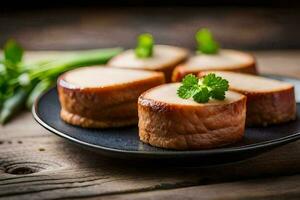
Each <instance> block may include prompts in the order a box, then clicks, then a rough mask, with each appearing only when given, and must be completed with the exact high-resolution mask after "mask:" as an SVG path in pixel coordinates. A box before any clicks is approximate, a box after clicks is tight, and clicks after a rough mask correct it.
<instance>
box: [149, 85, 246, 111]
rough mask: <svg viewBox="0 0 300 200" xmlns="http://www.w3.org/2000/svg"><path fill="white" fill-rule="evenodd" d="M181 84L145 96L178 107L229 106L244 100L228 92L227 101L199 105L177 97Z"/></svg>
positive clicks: (167, 86) (164, 86)
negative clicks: (228, 104)
mask: <svg viewBox="0 0 300 200" xmlns="http://www.w3.org/2000/svg"><path fill="white" fill-rule="evenodd" d="M179 86H180V83H170V84H165V85H161V86H158V87H156V88H154V89H151V90H149V91H148V92H146V94H145V96H144V97H145V98H146V99H152V100H155V101H158V102H163V103H169V104H178V105H195V106H206V105H213V104H227V103H231V102H234V101H237V100H239V99H241V98H243V95H241V94H239V93H236V92H232V91H227V92H226V98H225V100H222V101H219V100H215V99H210V100H209V102H208V103H203V104H201V103H197V102H195V101H194V100H193V99H192V98H190V99H182V98H180V97H179V96H178V95H177V89H178V88H179Z"/></svg>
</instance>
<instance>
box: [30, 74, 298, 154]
mask: <svg viewBox="0 0 300 200" xmlns="http://www.w3.org/2000/svg"><path fill="white" fill-rule="evenodd" d="M262 75H263V76H271V77H272V76H273V77H278V78H288V79H294V80H297V81H300V79H298V78H294V77H289V76H280V75H273V74H262ZM56 88H57V87H56V86H54V87H52V88H50V89H49V90H47V91H46V92H44V93H43V94H41V95H39V96H38V98H37V99H36V100H35V102H34V105H33V106H32V115H33V118H34V119H35V121H36V122H37V123H38V124H40V125H41V126H42V127H44V128H45V129H46V130H48V131H50V132H52V133H54V134H56V135H58V136H60V137H62V138H64V139H67V140H69V141H71V142H74V143H77V144H79V145H83V146H86V147H89V148H95V149H98V150H102V151H106V152H113V153H126V154H131V155H157V156H174V155H212V154H220V153H234V152H242V151H249V150H259V149H262V148H267V147H273V146H276V145H280V144H284V143H287V142H293V141H296V140H298V139H300V131H299V132H297V133H294V134H291V135H288V136H285V137H281V138H277V139H273V140H269V141H264V142H258V143H254V144H249V145H244V146H240V147H227V148H226V147H222V148H216V149H204V150H183V151H181V150H173V151H164V152H161V151H160V152H155V151H145V150H142V151H134V150H122V149H115V148H110V147H105V146H100V145H96V144H91V143H88V142H85V141H82V140H80V139H76V138H74V137H71V136H69V135H68V134H66V133H63V132H61V131H59V130H57V129H55V128H54V127H51V126H50V125H48V124H47V123H46V122H45V121H43V120H42V119H41V118H40V117H39V115H38V104H39V102H40V101H41V98H42V97H44V96H45V95H47V94H48V93H50V92H52V91H53V90H56ZM297 104H298V103H297ZM299 104H300V103H299ZM157 148H158V147H157Z"/></svg>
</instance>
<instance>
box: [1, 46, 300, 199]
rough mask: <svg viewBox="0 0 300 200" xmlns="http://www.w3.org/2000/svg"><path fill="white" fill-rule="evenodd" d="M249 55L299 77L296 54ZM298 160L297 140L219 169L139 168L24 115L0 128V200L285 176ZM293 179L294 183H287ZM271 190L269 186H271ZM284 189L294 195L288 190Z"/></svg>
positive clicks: (298, 54) (297, 169) (268, 67)
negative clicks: (74, 141)
mask: <svg viewBox="0 0 300 200" xmlns="http://www.w3.org/2000/svg"><path fill="white" fill-rule="evenodd" d="M42 54H44V55H49V52H41V53H39V55H38V57H39V56H41V55H42ZM54 54H55V52H54ZM255 54H256V55H257V57H258V61H259V62H260V63H262V65H261V68H260V69H261V71H262V72H274V73H276V72H278V71H280V70H281V71H280V72H279V73H286V74H287V75H294V76H300V69H298V63H299V57H300V52H299V51H297V52H290V51H285V52H271V53H269V52H255ZM32 55H34V53H29V55H28V56H29V59H30V56H32ZM31 58H32V57H31ZM280 63H284V64H285V67H287V68H282V66H281V64H280ZM285 69H286V70H285ZM268 70H269V71H268ZM299 157H300V141H298V142H294V143H291V144H288V145H285V146H283V147H280V148H277V149H275V150H273V151H270V152H268V153H265V154H263V155H260V156H258V157H255V158H252V159H249V160H245V161H242V162H239V163H233V164H226V165H221V166H214V167H206V168H194V167H175V166H160V165H158V166H157V165H156V166H139V165H136V163H128V162H123V161H118V160H116V159H109V158H106V157H103V156H101V155H98V154H95V153H93V152H89V151H86V150H83V149H81V148H79V147H78V146H75V145H73V144H70V143H68V142H66V141H65V140H63V139H61V138H59V137H57V136H55V135H53V134H51V133H49V132H48V131H46V130H44V129H43V128H42V127H40V126H39V125H38V124H37V123H35V122H34V120H33V118H32V116H31V114H30V113H28V112H24V113H22V114H21V115H20V116H18V117H17V118H16V119H15V120H13V121H12V123H9V124H7V125H6V126H4V127H0V198H2V199H41V198H42V197H47V198H48V199H54V198H55V199H56V198H61V199H64V198H75V197H89V196H105V197H106V196H107V195H113V194H122V193H131V192H138V191H152V190H162V189H170V188H179V187H188V186H196V185H206V184H213V183H221V182H227V181H235V180H243V179H249V178H258V177H260V178H261V177H269V176H278V175H291V174H297V173H299V172H300V160H299ZM289 181H290V179H289V180H288V182H289ZM293 181H295V180H294V179H293V180H292V183H293ZM270 182H272V181H270ZM250 185H251V184H250ZM259 186H260V184H256V183H253V187H259ZM277 186H278V185H276V184H275V185H274V188H277ZM278 187H279V186H278ZM291 187H293V186H291ZM225 188H226V187H225ZM247 188H248V185H247V184H246V185H245V188H244V190H245V197H247V195H251V193H253V192H252V190H251V187H249V190H248V193H247ZM279 189H280V187H279ZM240 190H243V189H240ZM204 191H205V190H204ZM287 191H288V192H287V193H289V194H291V195H293V194H294V192H293V191H291V190H287ZM170 192H172V190H170ZM278 192H282V190H279V191H278ZM246 193H247V194H246ZM270 193H271V192H270ZM201 194H202V193H201ZM270 195H271V194H270ZM158 196H159V195H158ZM212 197H213V196H212ZM116 198H119V196H117V197H116ZM141 198H144V197H143V196H141ZM249 198H250V197H249Z"/></svg>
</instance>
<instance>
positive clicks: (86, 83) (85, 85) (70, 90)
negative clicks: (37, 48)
mask: <svg viewBox="0 0 300 200" xmlns="http://www.w3.org/2000/svg"><path fill="white" fill-rule="evenodd" d="M162 83H164V75H163V74H162V73H159V72H149V71H141V70H124V69H114V68H109V67H104V66H102V67H101V66H97V67H83V68H78V69H75V70H72V71H69V72H66V73H64V74H63V75H61V76H60V77H59V79H58V84H57V85H58V94H59V100H60V103H61V118H62V119H63V120H64V121H65V122H67V123H70V124H73V125H77V126H81V127H88V128H107V127H120V126H127V125H132V124H137V122H138V115H137V100H138V97H139V95H140V94H141V93H143V92H144V91H146V90H148V89H150V88H152V87H154V86H157V85H160V84H162Z"/></svg>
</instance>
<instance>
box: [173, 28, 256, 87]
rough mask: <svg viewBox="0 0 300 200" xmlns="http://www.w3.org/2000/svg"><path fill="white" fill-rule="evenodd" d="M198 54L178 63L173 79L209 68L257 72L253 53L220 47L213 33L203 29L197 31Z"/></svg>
mask: <svg viewBox="0 0 300 200" xmlns="http://www.w3.org/2000/svg"><path fill="white" fill-rule="evenodd" d="M196 40H197V43H198V51H197V54H196V55H194V56H192V57H190V58H189V59H188V60H187V61H186V62H185V63H183V64H181V65H178V66H177V67H176V68H175V69H174V71H173V74H172V81H173V82H177V81H181V79H182V78H183V77H184V76H185V75H187V74H191V73H192V74H195V75H196V74H198V73H199V72H201V71H207V70H224V71H235V72H241V73H250V74H256V73H257V72H256V67H255V59H254V57H253V56H252V55H251V54H248V53H245V52H241V51H236V50H230V49H221V48H219V45H218V43H216V42H215V41H214V39H213V36H212V34H211V33H210V32H209V31H208V30H207V29H203V30H200V31H198V32H197V34H196Z"/></svg>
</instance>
